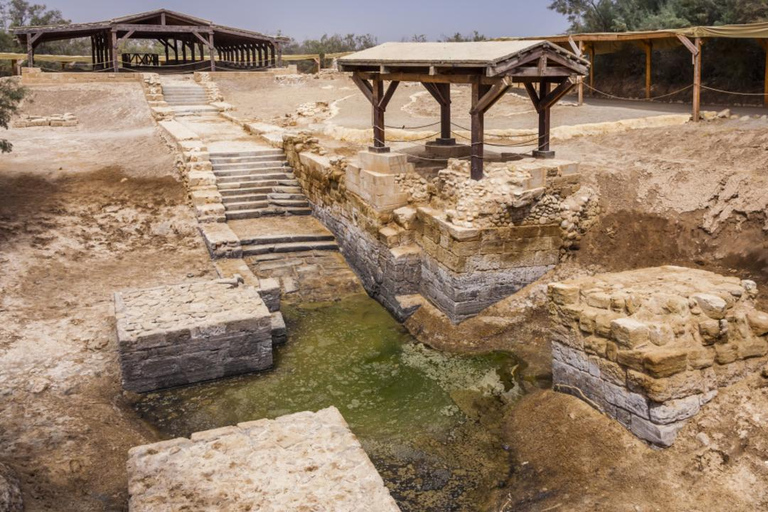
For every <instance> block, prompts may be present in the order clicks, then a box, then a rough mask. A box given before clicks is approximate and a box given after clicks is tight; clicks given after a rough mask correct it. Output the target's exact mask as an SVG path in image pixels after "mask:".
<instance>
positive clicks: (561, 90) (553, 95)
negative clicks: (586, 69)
mask: <svg viewBox="0 0 768 512" xmlns="http://www.w3.org/2000/svg"><path fill="white" fill-rule="evenodd" d="M546 83H547V84H549V82H546ZM575 85H576V84H574V83H573V82H572V81H571V80H566V81H564V82H562V83H561V84H560V85H558V86H557V87H556V88H555V90H554V91H552V92H550V93H549V94H547V95H546V96H545V97H544V98H541V100H540V102H539V108H538V110H539V111H541V110H545V109H549V108H552V107H553V106H555V104H556V103H557V102H558V101H560V100H561V99H562V98H563V96H565V95H566V94H568V93H569V92H570V91H571V89H573V87H574V86H575Z"/></svg>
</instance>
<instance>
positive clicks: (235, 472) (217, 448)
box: [128, 407, 400, 512]
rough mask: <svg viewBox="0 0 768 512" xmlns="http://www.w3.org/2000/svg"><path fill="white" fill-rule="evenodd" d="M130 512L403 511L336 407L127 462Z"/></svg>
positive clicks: (145, 452)
mask: <svg viewBox="0 0 768 512" xmlns="http://www.w3.org/2000/svg"><path fill="white" fill-rule="evenodd" d="M128 457H129V460H128V477H129V487H128V490H129V493H130V496H131V498H130V509H131V511H132V512H150V511H152V512H154V511H157V510H221V508H220V507H221V505H222V504H223V503H226V504H227V510H274V511H281V510H286V511H287V510H334V511H354V510H367V511H370V512H395V511H399V510H400V509H399V508H398V506H397V505H396V504H395V501H394V500H393V499H392V497H391V496H390V494H389V491H388V490H387V488H386V487H385V486H384V482H383V480H382V479H381V477H380V476H379V474H378V472H377V471H376V468H375V467H374V466H373V464H372V463H371V461H370V459H368V456H367V455H366V453H365V451H363V448H362V447H361V446H360V442H359V441H358V440H357V438H356V437H355V435H354V434H353V433H352V432H351V431H350V430H349V427H348V426H347V423H346V422H345V421H344V418H342V416H341V414H340V413H339V411H338V410H337V409H336V408H335V407H331V408H328V409H324V410H322V411H319V412H317V413H311V412H301V413H297V414H291V415H289V416H282V417H280V418H277V419H275V420H266V419H264V420H258V421H252V422H248V423H240V424H238V425H237V426H232V427H224V428H219V429H216V430H209V431H207V432H197V433H195V434H192V437H191V438H190V439H186V438H179V439H172V440H170V441H164V442H160V443H155V444H150V445H146V446H139V447H136V448H133V449H132V450H131V451H130V452H129V454H128Z"/></svg>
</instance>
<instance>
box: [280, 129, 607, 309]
mask: <svg viewBox="0 0 768 512" xmlns="http://www.w3.org/2000/svg"><path fill="white" fill-rule="evenodd" d="M311 145H312V144H311V137H307V136H300V137H295V138H294V137H286V139H285V149H286V154H287V157H288V161H289V162H290V163H291V165H292V166H293V167H294V171H295V173H296V178H297V180H298V181H299V182H300V183H301V185H302V189H303V190H304V191H305V192H306V194H307V197H308V198H309V200H310V202H311V203H312V205H313V211H314V212H315V214H316V215H317V216H318V217H319V218H320V219H321V220H322V221H323V223H324V224H325V225H326V226H328V228H329V229H330V230H331V231H332V232H333V233H334V235H336V238H337V240H338V242H339V245H340V247H341V248H342V250H343V251H344V255H345V256H346V258H347V260H348V261H349V263H350V264H351V265H352V267H353V268H354V269H355V270H356V272H357V273H358V275H360V276H361V279H362V282H363V285H364V286H365V287H366V289H367V290H368V292H369V293H371V294H373V295H374V296H375V297H376V298H377V299H378V300H379V301H380V302H382V303H383V304H384V305H385V306H386V307H387V308H388V309H389V310H390V311H392V312H393V313H394V314H395V316H397V317H398V318H400V319H401V320H402V319H404V318H407V317H408V316H409V315H410V314H411V313H412V312H413V311H414V307H417V306H414V304H419V303H420V301H421V300H422V299H426V300H428V301H429V302H430V303H431V304H433V305H434V306H436V307H437V308H438V309H439V310H440V311H442V312H443V313H444V314H445V315H446V316H447V317H448V318H449V319H450V320H451V321H452V322H454V323H456V322H460V321H462V320H465V319H467V318H470V317H472V316H474V315H476V314H477V313H479V312H480V311H482V310H483V309H485V308H486V307H488V306H490V305H492V304H494V303H495V302H497V301H499V300H501V299H503V298H504V297H507V296H509V295H510V294H512V293H514V292H516V291H517V290H519V289H521V288H522V287H524V286H526V285H527V284H530V283H532V282H533V281H535V280H536V279H538V278H539V277H541V276H542V275H543V274H544V273H546V272H547V271H549V270H551V269H552V268H553V267H554V266H555V265H556V264H557V263H558V262H559V261H560V258H561V257H562V256H563V255H565V254H566V253H567V251H568V250H569V249H571V248H574V247H577V246H578V243H579V239H580V237H581V236H582V235H583V233H584V232H585V230H586V229H588V227H589V225H590V224H591V222H592V219H594V217H595V215H596V201H594V197H595V196H594V193H593V192H592V191H591V190H590V189H588V188H584V189H582V187H581V185H580V175H579V172H578V164H576V163H574V162H566V161H559V160H534V159H531V158H529V159H523V160H517V161H509V162H500V163H493V164H487V165H486V177H485V179H483V180H482V181H473V180H470V177H469V172H470V169H469V163H468V162H465V161H460V160H451V161H450V162H449V165H448V168H447V169H444V170H441V171H439V172H437V176H435V177H434V178H425V177H423V176H421V175H420V174H418V173H417V172H416V171H415V169H414V166H413V165H412V164H409V163H408V161H407V158H406V155H403V154H397V153H384V154H376V153H372V152H368V151H363V152H360V153H359V154H358V158H357V159H356V160H354V161H351V162H347V161H346V160H343V159H336V158H329V157H326V156H322V155H318V154H317V153H315V152H313V151H312V149H311ZM299 150H303V151H299Z"/></svg>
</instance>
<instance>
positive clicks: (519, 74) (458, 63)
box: [339, 41, 589, 180]
mask: <svg viewBox="0 0 768 512" xmlns="http://www.w3.org/2000/svg"><path fill="white" fill-rule="evenodd" d="M339 68H340V70H341V71H347V72H352V80H353V81H354V82H355V83H356V84H357V86H358V87H359V88H360V90H361V91H362V92H363V94H365V96H366V97H367V98H368V100H369V101H370V102H371V104H372V106H373V147H371V148H370V149H371V151H377V152H386V151H389V148H387V147H386V144H385V132H384V113H385V111H386V109H387V105H388V104H389V101H390V100H391V99H392V96H393V95H394V93H395V91H396V89H397V87H398V85H399V84H400V82H421V83H422V84H423V85H424V87H425V88H426V89H427V91H429V93H430V94H431V95H432V96H433V97H434V98H435V100H437V102H438V103H439V104H440V111H441V116H440V120H441V123H440V124H441V135H440V138H439V139H437V141H435V143H436V144H442V145H453V144H456V140H455V139H453V138H451V84H470V85H471V86H472V109H471V110H470V115H471V117H472V147H471V155H472V178H473V179H476V180H479V179H482V177H483V149H484V148H483V146H484V144H483V139H484V119H485V113H486V112H487V111H488V110H489V109H490V108H491V107H492V106H493V105H495V104H496V102H498V101H499V100H500V99H501V98H502V97H503V96H504V94H506V92H507V91H508V90H509V89H510V87H512V85H513V84H514V83H522V84H524V85H525V89H526V91H528V94H529V96H530V97H531V101H532V102H533V105H534V107H535V108H536V111H537V112H538V114H539V138H538V143H537V149H536V151H535V152H534V155H535V156H537V157H541V158H551V157H553V156H554V152H552V151H550V147H549V134H550V109H551V107H552V106H553V105H554V104H555V103H557V102H558V100H560V99H561V98H562V97H563V96H564V95H565V94H567V93H568V92H569V91H570V90H571V89H572V88H573V87H574V86H575V85H576V78H577V77H579V76H585V75H586V74H587V72H588V71H589V62H588V61H587V60H586V59H583V58H582V57H580V56H578V55H576V54H575V53H572V52H570V51H567V50H565V49H563V48H561V47H560V46H558V45H556V44H553V43H550V42H548V41H489V42H473V43H386V44H383V45H380V46H377V47H375V48H370V49H368V50H363V51H361V52H358V53H354V54H352V55H349V56H347V57H342V58H341V59H339ZM385 81H389V85H388V87H387V88H386V90H385V88H384V82H385Z"/></svg>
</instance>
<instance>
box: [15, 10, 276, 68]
mask: <svg viewBox="0 0 768 512" xmlns="http://www.w3.org/2000/svg"><path fill="white" fill-rule="evenodd" d="M12 32H13V33H14V35H15V36H16V37H17V38H18V40H19V42H20V43H21V45H22V46H24V47H26V48H27V66H29V67H32V66H34V61H35V49H36V48H37V47H38V46H39V45H40V44H42V43H45V42H49V41H62V40H67V39H78V38H90V40H91V61H92V63H93V70H94V71H104V70H109V71H114V72H118V71H120V68H121V67H120V65H121V64H122V66H123V68H124V69H134V70H135V69H140V70H147V69H151V70H153V71H162V70H163V68H168V69H173V70H175V71H186V70H194V69H206V68H210V69H211V70H212V71H215V70H216V69H217V66H218V69H237V70H241V69H261V68H270V67H278V66H281V65H282V45H283V44H285V43H286V42H288V39H286V38H283V37H273V36H267V35H264V34H260V33H258V32H252V31H249V30H242V29H237V28H231V27H225V26H221V25H216V24H214V23H212V22H210V21H207V20H203V19H200V18H195V17H193V16H189V15H186V14H181V13H178V12H174V11H169V10H167V9H157V10H154V11H149V12H145V13H141V14H133V15H130V16H123V17H121V18H115V19H112V20H109V21H100V22H94V23H75V24H69V25H51V26H26V27H16V28H14V29H12ZM128 39H146V40H154V41H158V42H159V43H160V44H161V45H162V46H163V48H164V52H165V59H164V60H162V61H161V60H160V59H159V56H157V55H153V54H151V53H149V54H139V55H136V54H126V55H129V57H127V58H122V57H121V56H120V44H121V43H123V42H125V41H126V40H128Z"/></svg>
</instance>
